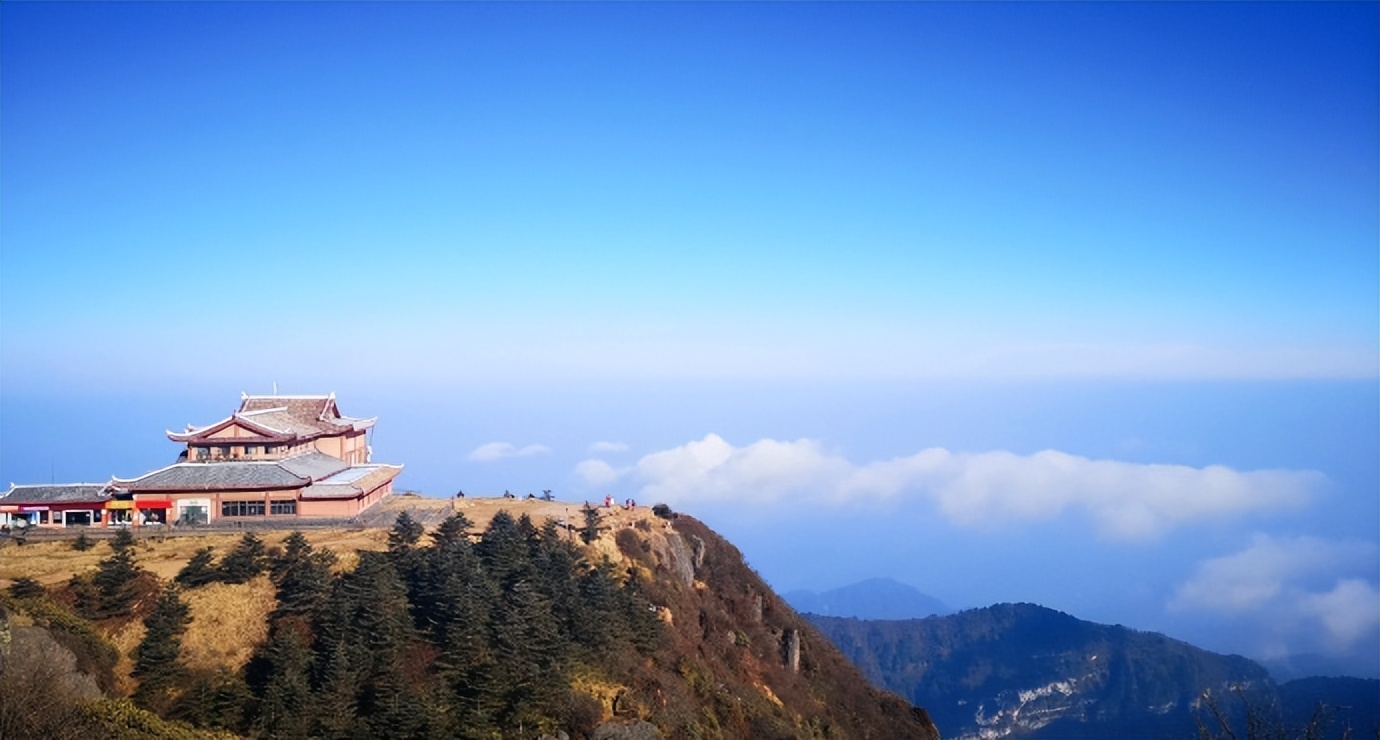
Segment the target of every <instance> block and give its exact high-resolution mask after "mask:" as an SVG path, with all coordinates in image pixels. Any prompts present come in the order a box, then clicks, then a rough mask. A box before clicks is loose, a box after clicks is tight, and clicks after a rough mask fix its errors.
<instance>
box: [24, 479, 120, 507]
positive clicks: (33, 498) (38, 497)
mask: <svg viewBox="0 0 1380 740" xmlns="http://www.w3.org/2000/svg"><path fill="white" fill-rule="evenodd" d="M109 488H110V486H109V485H108V484H106V483H60V484H46V485H45V484H37V485H22V486H17V485H15V484H13V483H11V484H10V490H8V491H6V492H5V494H4V495H3V496H0V504H6V505H10V504H59V503H79V502H83V501H91V502H102V501H105V500H107V499H109V498H110V491H109Z"/></svg>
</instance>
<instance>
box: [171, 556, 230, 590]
mask: <svg viewBox="0 0 1380 740" xmlns="http://www.w3.org/2000/svg"><path fill="white" fill-rule="evenodd" d="M215 561H216V555H215V548H212V547H203V548H201V549H199V550H197V551H196V553H194V554H193V555H192V557H191V558H190V559H189V560H188V561H187V564H186V565H184V566H182V570H180V571H178V572H177V576H176V577H174V578H173V580H174V581H176V582H177V583H178V584H179V585H181V586H183V587H186V588H196V587H197V586H204V585H206V584H208V583H213V582H215V581H216V579H217V578H218V577H219V575H220V574H219V572H218V571H217V570H216V568H215Z"/></svg>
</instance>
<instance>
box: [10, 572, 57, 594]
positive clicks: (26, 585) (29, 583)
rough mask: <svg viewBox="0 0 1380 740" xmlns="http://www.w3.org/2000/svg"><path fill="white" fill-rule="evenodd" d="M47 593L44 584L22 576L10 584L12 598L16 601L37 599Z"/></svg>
mask: <svg viewBox="0 0 1380 740" xmlns="http://www.w3.org/2000/svg"><path fill="white" fill-rule="evenodd" d="M47 593H48V592H47V591H45V590H44V589H43V585H42V584H40V583H39V582H38V581H35V580H34V579H32V578H30V577H28V576H20V577H18V578H16V579H14V583H11V584H10V596H13V597H14V598H16V599H36V598H38V597H40V596H44V595H46V594H47Z"/></svg>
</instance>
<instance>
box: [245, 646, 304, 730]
mask: <svg viewBox="0 0 1380 740" xmlns="http://www.w3.org/2000/svg"><path fill="white" fill-rule="evenodd" d="M311 657H312V656H311V652H310V651H309V650H307V648H306V645H304V644H303V640H302V636H301V635H299V634H298V633H297V631H296V630H279V631H278V632H277V634H275V635H273V636H272V637H270V638H269V640H268V644H267V645H265V646H264V647H263V649H262V650H261V651H260V655H259V656H258V659H259V660H260V661H261V662H262V669H261V670H262V672H263V674H264V675H263V679H264V680H263V684H262V690H261V692H260V697H259V699H260V701H259V709H258V717H257V721H256V723H255V724H256V726H257V729H258V730H259V731H260V732H261V733H262V735H263V736H265V737H272V738H302V737H307V736H308V733H309V731H310V729H311V723H312V719H313V718H312V717H311V716H310V714H308V713H307V711H306V710H307V708H308V707H309V705H310V702H311V697H312V692H311V684H310V683H309V681H308V676H309V675H310V671H311Z"/></svg>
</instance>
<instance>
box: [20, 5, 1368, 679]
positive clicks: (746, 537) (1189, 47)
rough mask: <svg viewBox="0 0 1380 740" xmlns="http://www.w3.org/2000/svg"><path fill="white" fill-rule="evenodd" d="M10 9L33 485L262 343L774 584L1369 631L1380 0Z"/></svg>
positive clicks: (1304, 630)
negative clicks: (704, 534) (674, 512)
mask: <svg viewBox="0 0 1380 740" xmlns="http://www.w3.org/2000/svg"><path fill="white" fill-rule="evenodd" d="M0 21H3V22H0V414H2V415H0V423H2V424H3V426H2V427H0V434H2V435H3V442H4V444H3V448H0V468H3V475H0V478H3V479H4V480H6V481H8V480H14V481H17V482H25V481H33V480H35V479H37V480H47V479H49V478H62V479H78V478H83V479H92V480H98V479H104V478H105V477H106V476H109V475H111V474H117V475H124V476H128V475H132V474H137V473H139V472H142V471H143V470H145V469H148V468H150V467H154V466H157V465H160V464H163V463H164V462H165V461H166V459H167V458H168V457H170V456H171V454H172V453H173V450H172V447H171V444H170V443H168V442H167V441H166V440H165V439H163V438H162V437H161V431H162V430H163V429H165V428H176V427H180V426H181V425H183V424H185V423H188V422H198V423H203V422H207V421H212V420H214V419H217V418H221V417H222V416H224V415H225V414H226V413H227V412H228V411H229V409H230V408H231V407H232V406H233V405H234V403H235V400H236V398H237V395H236V394H237V393H238V392H239V391H240V390H250V391H255V392H266V391H268V390H269V389H270V388H271V385H272V383H274V382H277V383H279V385H280V387H281V388H282V389H283V390H284V391H285V392H298V393H305V392H319V391H329V390H334V391H336V392H337V393H338V394H340V396H341V402H342V406H343V408H344V410H345V412H346V413H350V414H362V415H374V414H377V415H379V416H380V417H381V420H380V423H379V427H378V431H377V432H376V438H375V448H376V450H377V451H378V453H379V456H380V457H382V458H387V459H389V460H391V461H398V462H403V463H405V464H407V466H408V468H407V472H406V473H405V474H404V475H405V478H404V483H405V484H406V485H410V486H412V487H415V488H418V489H420V490H423V491H427V492H430V493H437V494H442V493H448V492H450V491H453V490H454V489H457V488H467V489H470V490H479V491H484V490H499V489H502V488H512V489H514V490H527V489H532V490H536V489H542V488H555V489H557V490H558V492H566V493H567V494H568V496H569V497H571V498H575V499H577V500H578V499H582V498H584V497H587V496H588V497H601V496H602V493H603V492H605V491H610V492H614V493H616V494H617V495H619V497H620V498H621V497H623V496H627V495H639V496H642V497H643V498H644V499H645V498H647V497H649V496H660V497H663V498H665V499H667V500H668V501H671V502H672V503H674V504H675V505H676V506H677V508H682V509H685V510H687V511H690V512H692V513H698V514H700V515H701V516H703V517H704V518H705V519H707V520H709V521H710V523H711V524H713V525H715V526H717V527H719V528H721V529H723V530H724V531H726V532H728V533H729V534H730V536H732V537H733V538H734V539H735V541H736V542H738V544H739V545H740V546H741V547H742V549H743V550H744V552H745V553H746V554H747V556H748V557H749V559H750V560H752V561H753V562H754V564H756V565H757V566H758V567H759V569H761V570H762V572H763V573H764V575H766V576H767V577H768V578H769V579H771V580H772V581H773V583H775V584H777V585H778V586H780V587H782V588H797V587H814V588H826V587H830V586H836V585H840V584H841V583H844V582H847V581H848V580H850V579H852V580H858V579H861V578H865V577H869V576H873V575H890V576H892V577H897V578H900V579H901V580H905V581H908V582H911V583H914V584H915V585H917V586H919V587H921V588H924V589H927V590H930V591H932V592H934V593H935V595H937V596H939V597H940V598H944V599H946V600H948V601H951V602H953V603H955V604H956V605H960V606H968V605H979V604H982V603H986V602H991V601H1000V600H1013V599H1026V600H1034V601H1041V602H1043V603H1047V604H1049V605H1051V606H1056V607H1059V608H1065V609H1068V610H1070V611H1073V612H1075V613H1077V614H1079V615H1080V616H1087V617H1089V618H1099V619H1105V620H1108V621H1120V622H1123V623H1126V624H1130V625H1132V626H1142V627H1146V628H1155V629H1169V630H1172V631H1174V632H1175V633H1176V634H1179V635H1181V636H1185V637H1188V638H1191V639H1200V640H1202V641H1205V642H1209V643H1212V644H1208V645H1207V646H1208V647H1215V648H1218V649H1232V650H1238V651H1241V652H1246V653H1248V654H1252V655H1253V656H1257V657H1260V656H1264V655H1267V654H1284V653H1289V652H1299V651H1305V650H1307V651H1315V652H1323V653H1328V652H1329V651H1330V652H1331V653H1332V654H1336V655H1345V654H1356V651H1357V650H1358V647H1357V646H1363V647H1365V648H1366V649H1367V650H1369V649H1370V646H1375V645H1380V590H1378V587H1377V582H1380V573H1377V570H1378V569H1380V566H1377V565H1376V562H1377V555H1376V548H1377V541H1380V533H1377V529H1378V528H1380V524H1377V520H1378V519H1380V504H1377V496H1378V495H1380V494H1377V491H1380V472H1377V468H1380V463H1378V462H1377V446H1380V438H1377V436H1378V433H1377V427H1380V409H1378V408H1377V407H1378V406H1380V403H1377V395H1378V394H1377V387H1380V309H1378V308H1377V306H1380V277H1377V276H1380V249H1377V234H1378V233H1380V206H1378V205H1377V204H1380V184H1378V183H1380V153H1378V147H1380V144H1378V142H1380V125H1378V124H1377V121H1378V120H1380V102H1378V101H1380V81H1378V80H1377V78H1378V77H1380V73H1378V72H1377V69H1380V52H1377V33H1376V28H1377V24H1378V23H1380V18H1378V17H1377V6H1376V5H1375V4H1374V3H863V4H854V3H809V4H795V3H727V4H723V3H712V4H711V3H662V4H650V3H607V4H605V3H577V4H546V3H524V4H470V3H403V4H396V3H27V2H17V3H15V2H6V3H4V4H3V6H0ZM97 427H99V429H98V428H97ZM69 439H76V440H78V443H79V445H80V446H81V447H82V454H80V455H77V456H75V457H68V456H66V455H65V454H64V453H63V452H62V451H61V450H60V446H61V445H62V444H63V442H64V441H66V440H69ZM927 450H929V451H930V452H929V453H926V452H925V451H927ZM1042 451H1049V454H1046V455H1044V456H1042ZM941 453H942V454H941ZM1213 466H1218V467H1213ZM878 512H882V513H884V514H885V516H883V517H882V518H883V519H884V520H885V526H881V527H880V528H878V527H877V521H878V516H877V513H878ZM774 522H775V523H779V522H790V523H791V526H792V527H794V528H796V530H795V531H799V532H801V533H806V534H811V533H813V534H816V535H819V534H823V533H826V532H833V533H836V534H837V535H838V536H837V537H836V540H837V542H835V543H831V546H830V548H828V551H827V552H817V551H815V550H818V549H819V546H818V545H815V544H811V545H802V544H801V543H800V542H799V541H794V540H791V539H789V538H786V537H783V536H781V534H780V531H781V527H780V526H774V525H773V523H774ZM826 522H827V523H828V524H827V525H826V524H825V523H826ZM840 522H842V523H840ZM1071 542H1078V543H1079V544H1078V545H1077V546H1072V545H1070V544H1069V543H1071ZM1013 562H1019V563H1023V564H1026V565H1028V566H1029V567H1030V572H1028V573H1027V572H1024V571H1021V570H1020V569H1015V570H1012V569H1011V568H1010V567H1009V566H1010V564H1011V563H1013ZM1281 563H1283V565H1282V564H1281ZM1299 563H1305V564H1307V566H1306V567H1305V566H1304V565H1299ZM1073 566H1080V567H1081V568H1083V569H1085V570H1086V571H1087V574H1086V575H1085V576H1080V578H1079V579H1077V580H1078V581H1079V582H1078V583H1077V584H1075V583H1073V581H1074V580H1075V579H1073V578H1071V577H1070V576H1069V575H1068V573H1067V569H1068V568H1070V567H1073ZM1128 583H1134V584H1136V585H1135V588H1134V589H1133V590H1134V593H1132V592H1131V590H1128V589H1129V588H1130V587H1128V586H1127V584H1128ZM1208 594H1234V595H1235V598H1234V599H1229V600H1227V601H1225V602H1224V601H1222V600H1220V599H1218V600H1214V598H1213V597H1211V596H1209V595H1208ZM1300 605H1302V606H1300ZM1357 611H1359V612H1360V613H1361V614H1363V615H1364V618H1363V619H1361V620H1360V622H1355V621H1354V620H1353V621H1352V622H1347V621H1345V620H1341V621H1339V618H1337V617H1336V616H1335V615H1336V614H1338V613H1340V612H1346V613H1356V612H1357ZM1329 620H1330V621H1329ZM1285 623H1287V625H1286V627H1280V626H1279V625H1281V624H1285ZM1242 624H1245V625H1247V626H1248V627H1249V629H1247V628H1243V627H1241V626H1240V625H1242ZM1310 635H1312V636H1311V637H1310ZM1317 635H1324V636H1325V637H1317ZM1214 641H1215V642H1214ZM1368 654H1369V655H1371V656H1372V658H1373V657H1374V655H1375V654H1376V650H1370V652H1369V653H1368ZM1369 665H1370V667H1369V668H1368V670H1369V671H1370V672H1372V673H1374V672H1380V667H1377V666H1375V665H1374V661H1373V660H1371V661H1369Z"/></svg>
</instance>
